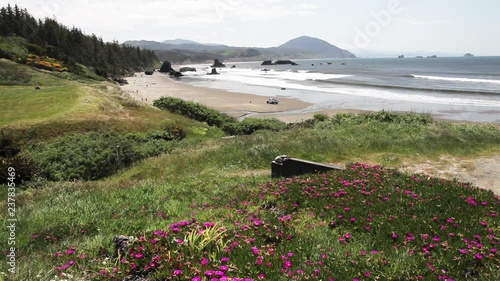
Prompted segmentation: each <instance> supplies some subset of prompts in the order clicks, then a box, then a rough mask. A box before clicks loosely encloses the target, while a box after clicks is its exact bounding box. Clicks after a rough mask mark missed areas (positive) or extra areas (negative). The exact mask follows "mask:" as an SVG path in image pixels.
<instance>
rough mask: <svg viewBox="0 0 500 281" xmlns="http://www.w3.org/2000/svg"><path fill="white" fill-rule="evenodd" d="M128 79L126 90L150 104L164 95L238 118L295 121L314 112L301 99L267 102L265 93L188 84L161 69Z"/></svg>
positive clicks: (139, 99)
mask: <svg viewBox="0 0 500 281" xmlns="http://www.w3.org/2000/svg"><path fill="white" fill-rule="evenodd" d="M181 79H182V78H181ZM127 81H128V85H124V86H122V89H123V90H124V91H125V92H127V93H128V94H130V96H132V97H133V98H134V99H136V100H138V101H142V102H145V103H148V104H152V103H153V101H154V100H156V99H158V98H160V97H162V96H170V97H176V98H182V99H184V100H189V101H193V102H197V103H200V104H203V105H205V106H207V107H210V108H213V109H216V110H218V111H220V112H223V113H226V114H228V115H230V116H233V117H237V118H240V117H244V116H247V115H251V116H253V117H275V118H279V119H281V120H283V121H288V122H291V121H300V120H302V119H307V118H308V117H309V116H312V115H313V114H312V113H302V112H301V110H303V109H305V108H307V107H309V106H310V105H311V104H309V103H307V102H303V101H300V100H297V99H291V98H280V99H279V104H277V105H273V104H267V103H266V101H267V98H266V97H263V96H258V95H252V94H245V93H235V92H228V91H224V90H218V89H211V88H202V87H196V86H192V85H187V84H183V83H181V82H178V81H176V80H175V79H173V78H170V77H169V76H168V75H164V74H161V73H159V72H155V73H154V74H153V75H145V74H144V73H136V74H135V76H133V77H128V78H127ZM290 111H293V113H289V112H290Z"/></svg>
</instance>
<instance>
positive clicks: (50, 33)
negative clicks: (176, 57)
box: [0, 4, 159, 77]
mask: <svg viewBox="0 0 500 281" xmlns="http://www.w3.org/2000/svg"><path fill="white" fill-rule="evenodd" d="M0 36H18V37H22V38H24V39H26V41H27V42H29V43H30V44H31V45H29V46H30V52H33V53H35V54H37V55H48V56H50V57H53V58H56V59H59V60H62V61H64V62H65V63H66V64H68V65H70V66H76V64H77V63H79V64H83V65H87V66H89V67H91V69H94V70H95V72H96V73H97V74H98V75H101V76H105V77H107V76H109V75H123V74H126V73H127V72H131V71H139V70H143V69H145V68H150V67H151V66H154V65H155V64H157V63H158V62H159V60H158V58H157V56H156V54H154V52H152V51H149V50H141V49H140V48H136V47H132V46H128V45H120V44H119V43H118V42H117V41H113V42H110V43H105V42H103V40H102V38H100V37H99V38H98V37H97V36H96V35H95V34H92V35H86V34H84V33H83V31H82V30H81V29H79V28H77V27H72V28H71V29H70V28H68V27H66V26H63V25H61V24H59V23H58V22H57V21H56V20H55V19H50V18H45V19H43V20H41V19H38V20H36V19H35V18H34V17H32V16H31V15H30V14H29V13H28V11H27V10H26V9H22V8H21V7H19V6H18V5H14V7H12V6H11V5H10V4H8V5H7V6H6V7H1V8H0Z"/></svg>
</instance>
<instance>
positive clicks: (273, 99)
mask: <svg viewBox="0 0 500 281" xmlns="http://www.w3.org/2000/svg"><path fill="white" fill-rule="evenodd" d="M267 103H268V104H278V100H277V99H275V98H269V99H267Z"/></svg>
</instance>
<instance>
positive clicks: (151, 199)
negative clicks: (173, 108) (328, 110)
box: [0, 71, 500, 281]
mask: <svg viewBox="0 0 500 281" xmlns="http://www.w3.org/2000/svg"><path fill="white" fill-rule="evenodd" d="M33 75H40V77H39V78H38V79H39V81H44V79H46V80H45V81H46V82H45V84H44V83H41V84H42V85H41V86H42V90H41V91H40V92H37V91H34V90H32V89H33V87H32V86H33V85H31V84H29V83H31V82H29V81H28V82H26V83H28V85H8V86H7V85H0V88H1V94H0V101H1V102H0V109H1V110H0V112H1V114H2V118H1V120H2V121H1V122H2V123H1V125H0V126H1V128H2V131H4V132H5V133H6V134H8V135H9V136H11V137H12V138H13V139H14V144H15V145H17V146H18V147H19V148H20V149H21V152H20V154H19V155H22V156H23V157H28V158H29V159H32V160H33V161H34V162H37V161H39V162H37V163H49V162H50V163H59V164H58V165H54V166H52V167H50V169H49V168H48V166H50V165H48V164H43V165H41V166H39V167H37V166H36V165H34V166H33V167H35V168H36V171H37V173H38V174H37V175H36V176H37V177H35V180H34V181H35V183H34V184H33V183H32V184H31V185H30V184H27V185H24V186H23V185H19V186H18V187H17V188H16V196H15V199H16V216H17V218H18V221H17V223H16V245H15V247H16V254H17V268H16V274H8V273H7V269H8V265H7V264H6V263H5V262H4V263H1V264H0V271H1V272H3V273H0V280H2V279H3V280H23V281H25V280H26V281H31V280H33V281H35V280H36V281H38V280H120V281H121V280H126V278H127V277H128V278H131V277H132V276H134V277H135V278H139V277H143V278H144V279H145V280H155V281H156V280H193V281H195V280H234V281H236V280H500V268H499V266H500V260H499V254H498V252H497V249H498V243H499V239H498V235H499V230H500V228H499V227H500V223H499V220H498V217H497V216H498V214H499V212H500V205H499V204H500V199H499V197H498V195H495V194H493V193H492V192H491V191H488V190H485V189H480V188H478V187H474V186H471V185H470V184H468V183H461V182H458V181H448V180H443V179H439V178H432V177H428V176H423V175H409V174H404V173H401V172H398V171H397V170H396V169H395V168H398V167H399V166H400V165H401V163H403V162H405V161H419V160H422V159H428V160H431V161H432V160H433V159H437V158H438V157H439V156H442V155H449V156H453V157H456V158H459V159H470V158H475V157H479V156H485V155H486V156H487V155H498V154H499V153H500V147H499V146H498V144H499V143H500V130H499V128H498V126H495V125H488V124H458V123H449V122H441V121H439V122H438V121H433V120H431V119H430V118H429V117H428V116H419V115H415V114H403V115H398V114H393V113H388V112H380V113H373V114H369V115H359V116H356V115H350V114H339V115H336V116H332V117H324V116H316V117H315V118H314V119H311V120H307V121H305V122H302V123H299V124H289V125H287V126H285V127H286V129H283V128H282V129H280V130H279V132H276V131H272V130H270V129H260V130H257V131H255V132H253V133H252V134H250V135H238V136H235V137H234V138H221V137H223V136H225V133H224V129H225V128H228V126H224V125H222V124H221V125H220V126H215V125H214V126H209V125H208V124H209V123H210V122H207V121H200V120H198V121H196V120H191V119H188V118H185V117H183V116H180V115H177V114H174V113H171V112H169V111H161V110H159V109H155V108H149V107H146V106H143V105H141V104H138V103H136V102H134V101H132V100H130V99H129V98H128V97H127V96H126V95H124V94H123V93H121V92H120V90H119V89H118V88H117V87H116V86H113V85H111V84H109V83H106V82H91V81H89V80H87V79H74V80H68V79H63V80H64V81H63V82H61V83H63V84H61V85H54V84H58V83H59V81H60V80H59V79H62V78H59V77H57V76H53V75H52V74H48V73H44V72H38V71H37V73H36V74H33ZM40 79H41V80H40ZM51 87H53V88H51ZM56 89H59V90H56ZM16 96H17V97H18V98H15V97H16ZM20 99H22V100H20ZM4 101H5V102H4ZM7 103H10V104H16V105H17V106H16V108H18V111H16V110H15V109H12V106H8V105H7ZM27 107H31V109H30V110H26V109H27ZM21 110H25V112H24V114H23V115H24V116H19V115H20V114H21ZM4 118H5V119H4ZM214 118H218V117H214ZM273 124H275V123H273ZM246 125H248V126H249V127H252V126H255V127H256V128H260V127H258V126H260V125H261V124H260V123H258V122H251V121H249V123H248V124H246ZM229 127H230V129H231V130H236V129H235V128H237V127H236V125H234V124H233V123H231V126H229ZM166 128H167V129H166ZM179 128H180V129H179ZM273 128H274V127H273ZM179 130H181V131H183V132H185V134H183V136H182V137H179V138H175V137H174V138H170V137H171V136H172V135H176V134H177V132H178V131H179ZM236 131H241V130H236ZM244 131H245V132H246V130H244ZM110 139H112V140H116V141H115V142H118V141H119V142H122V141H123V142H124V143H125V144H127V143H128V144H129V147H128V148H127V149H124V151H123V155H130V157H131V158H130V159H132V158H133V161H131V162H130V163H129V164H128V165H126V166H125V167H119V168H116V169H114V168H113V169H111V170H110V173H109V174H106V175H103V176H102V177H101V178H99V179H93V180H83V179H81V178H78V175H81V174H80V172H82V171H81V170H79V169H77V168H78V167H74V166H72V165H71V163H72V162H76V161H81V162H78V163H82V164H81V167H85V168H86V167H91V168H97V169H104V168H106V169H107V168H109V165H115V163H114V161H115V155H116V153H115V152H116V151H114V150H113V149H112V148H110V147H114V144H115V142H108V140H110ZM120 144H122V143H120ZM122 145H123V144H122ZM82 147H83V149H82ZM92 147H97V148H98V149H91V148H92ZM105 153H107V154H105ZM282 154H288V155H290V156H293V157H297V158H304V159H308V160H312V161H318V162H324V163H346V164H345V167H346V169H345V170H344V171H338V172H333V173H327V174H321V175H304V176H302V177H296V178H293V179H271V178H270V162H271V161H272V160H273V159H274V158H275V157H276V156H278V155H282ZM103 155H104V156H105V157H104V158H103V157H101V156H103ZM134 157H135V158H134ZM89 159H90V160H89ZM93 159H101V160H102V159H104V160H102V162H97V161H95V162H93V161H94V160H93ZM106 159H107V160H106ZM44 160H46V162H44ZM84 160H89V161H84ZM2 161H4V162H5V163H6V164H7V165H10V163H9V162H8V161H9V159H8V158H5V159H4V160H2ZM23 163H24V162H23ZM14 167H15V166H14ZM30 167H31V166H30ZM15 168H17V167H15ZM70 169H71V171H74V174H75V176H74V178H72V179H65V178H64V177H62V178H60V179H59V180H57V178H56V177H55V178H54V179H52V180H49V179H47V178H44V177H43V176H41V175H46V176H47V175H57V174H58V173H59V174H60V173H61V171H63V172H64V171H65V170H66V171H69V170H70ZM82 169H83V168H82ZM89 171H90V173H94V172H92V171H94V170H91V169H90V170H89ZM2 172H3V171H2ZM44 173H45V174H44ZM82 173H83V172H82ZM30 186H31V187H30ZM0 194H1V198H7V189H6V188H2V191H1V192H0ZM0 209H2V210H7V200H4V199H3V200H2V201H1V202H0ZM0 218H1V219H2V220H3V221H6V219H7V213H6V211H4V212H0ZM116 235H126V236H129V239H130V241H131V242H130V245H129V249H128V250H126V251H125V252H123V253H120V254H119V255H117V254H116V252H115V248H114V244H113V237H114V236H116ZM8 237H9V233H8V232H6V231H2V232H1V233H0V241H2V248H3V250H4V252H6V251H7V249H8V247H7V245H6V243H5V241H7V240H8ZM7 252H8V251H7ZM129 280H130V279H129Z"/></svg>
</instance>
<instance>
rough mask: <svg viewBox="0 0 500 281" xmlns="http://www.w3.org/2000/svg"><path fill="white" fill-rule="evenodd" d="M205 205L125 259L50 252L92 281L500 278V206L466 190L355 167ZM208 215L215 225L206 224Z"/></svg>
mask: <svg viewBox="0 0 500 281" xmlns="http://www.w3.org/2000/svg"><path fill="white" fill-rule="evenodd" d="M207 199H208V200H206V202H204V203H201V204H200V203H199V202H195V201H193V202H192V203H191V205H190V208H191V210H192V215H193V217H191V218H186V219H185V220H181V221H178V222H175V223H169V224H168V225H167V226H166V227H163V228H158V229H154V230H151V231H148V232H139V233H135V234H134V236H135V237H136V239H135V240H134V242H133V243H132V244H131V245H130V248H129V249H128V251H127V253H125V254H124V255H120V256H119V257H114V256H113V249H101V251H100V253H98V254H96V253H85V252H84V251H83V250H80V249H78V248H77V247H72V248H69V249H67V250H66V251H65V252H58V253H50V256H51V259H52V261H53V264H54V267H55V271H56V272H57V273H58V274H59V275H65V274H74V273H78V272H87V273H88V275H87V276H88V280H123V279H124V278H125V277H126V276H130V275H140V276H145V277H147V278H149V280H464V279H465V280H500V258H499V254H498V247H499V239H498V232H499V226H500V221H499V219H498V215H499V212H500V205H499V204H500V198H499V197H498V196H495V195H494V194H493V193H492V192H491V191H486V190H481V189H478V188H475V187H471V186H469V185H468V184H464V183H459V182H456V181H446V180H442V179H438V178H428V177H424V176H420V175H407V174H403V173H400V172H397V171H395V170H390V169H385V168H382V167H380V166H369V165H365V164H352V165H350V166H348V168H347V169H346V170H345V171H337V172H332V173H327V174H319V175H308V176H303V177H296V178H291V179H281V180H276V181H270V182H267V183H263V184H260V185H255V186H250V185H248V186H244V185H242V186H228V187H227V192H226V194H218V195H214V196H212V197H211V198H207ZM186 204H189V203H186ZM207 213H208V214H209V213H214V214H215V213H216V214H218V218H217V221H201V220H198V219H197V218H196V217H197V216H202V217H205V218H206V217H207V215H206V214H207ZM220 214H224V215H223V216H221V215H220ZM159 216H161V214H159Z"/></svg>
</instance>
